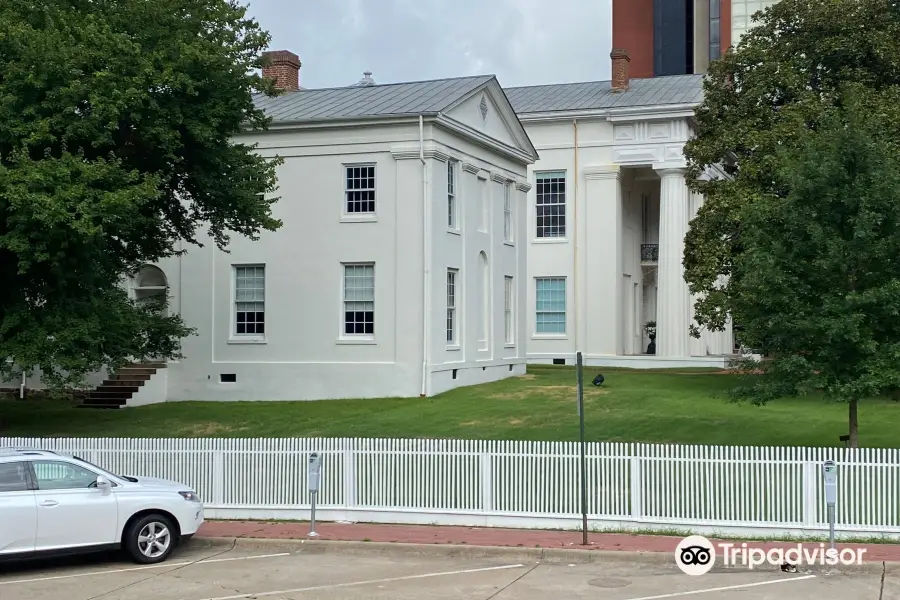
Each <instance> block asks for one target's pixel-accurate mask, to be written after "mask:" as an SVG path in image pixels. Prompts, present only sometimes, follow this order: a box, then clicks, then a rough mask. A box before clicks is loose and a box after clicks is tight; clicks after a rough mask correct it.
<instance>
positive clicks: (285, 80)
mask: <svg viewBox="0 0 900 600" xmlns="http://www.w3.org/2000/svg"><path fill="white" fill-rule="evenodd" d="M262 58H263V65H265V66H264V67H263V70H262V74H263V77H266V78H268V79H274V80H275V87H277V88H278V89H280V90H287V91H296V90H299V89H300V57H299V56H297V55H296V54H294V53H293V52H289V51H288V50H273V51H271V52H263V55H262Z"/></svg>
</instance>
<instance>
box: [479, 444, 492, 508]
mask: <svg viewBox="0 0 900 600" xmlns="http://www.w3.org/2000/svg"><path fill="white" fill-rule="evenodd" d="M479 463H480V467H479V471H480V472H481V510H483V511H484V512H490V511H492V510H494V502H493V499H494V474H493V472H492V470H491V455H490V454H489V453H487V452H482V453H481V454H480V459H479Z"/></svg>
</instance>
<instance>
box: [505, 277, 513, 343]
mask: <svg viewBox="0 0 900 600" xmlns="http://www.w3.org/2000/svg"><path fill="white" fill-rule="evenodd" d="M514 290H515V288H514V287H513V278H512V277H510V276H509V275H507V276H505V277H504V278H503V331H504V339H505V340H506V343H507V345H512V344H514V343H515V341H516V338H515V322H514V320H513V308H514V306H515V297H514V296H513V291H514Z"/></svg>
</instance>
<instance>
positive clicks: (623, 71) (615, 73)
mask: <svg viewBox="0 0 900 600" xmlns="http://www.w3.org/2000/svg"><path fill="white" fill-rule="evenodd" d="M609 57H610V58H611V59H612V90H613V91H614V92H624V91H625V90H627V89H628V83H629V78H628V63H630V62H631V58H629V56H628V52H626V51H625V50H622V49H621V48H616V49H614V50H613V51H612V52H610V53H609Z"/></svg>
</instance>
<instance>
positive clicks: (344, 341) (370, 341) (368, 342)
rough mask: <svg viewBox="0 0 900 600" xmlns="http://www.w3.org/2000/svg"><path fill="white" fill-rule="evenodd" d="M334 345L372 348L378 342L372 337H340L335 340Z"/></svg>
mask: <svg viewBox="0 0 900 600" xmlns="http://www.w3.org/2000/svg"><path fill="white" fill-rule="evenodd" d="M334 343H335V344H339V345H342V346H374V345H375V344H377V343H378V342H376V341H375V338H374V337H358V338H355V337H353V338H351V337H342V338H338V339H337V340H335V342H334Z"/></svg>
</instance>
